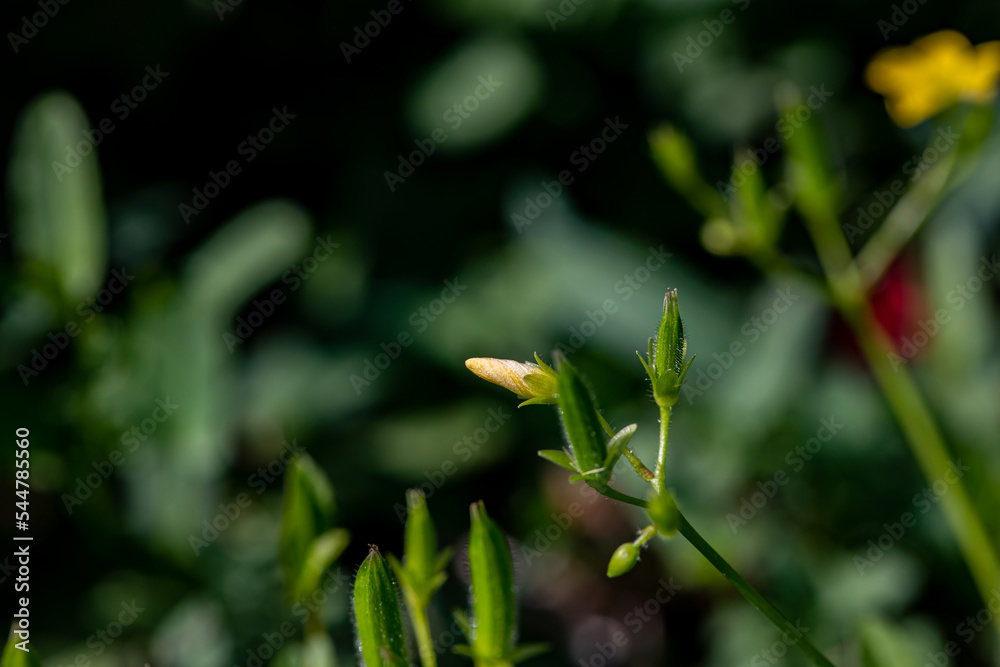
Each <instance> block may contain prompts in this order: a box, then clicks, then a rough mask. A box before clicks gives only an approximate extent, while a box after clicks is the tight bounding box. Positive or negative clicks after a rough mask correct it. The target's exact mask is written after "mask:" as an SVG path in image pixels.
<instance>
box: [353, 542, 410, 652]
mask: <svg viewBox="0 0 1000 667" xmlns="http://www.w3.org/2000/svg"><path fill="white" fill-rule="evenodd" d="M354 626H355V630H356V632H357V637H358V652H359V653H360V654H361V660H362V662H363V664H364V667H397V666H398V665H401V664H404V665H405V664H406V638H405V635H404V634H403V615H402V612H401V611H400V608H399V597H398V596H397V595H396V585H395V582H393V580H392V574H391V573H390V572H389V566H388V564H387V563H386V562H385V560H384V559H383V558H382V556H381V554H379V552H378V547H376V546H374V545H372V547H371V551H369V552H368V558H366V559H365V560H364V562H363V563H361V567H359V568H358V575H357V577H356V578H355V579H354Z"/></svg>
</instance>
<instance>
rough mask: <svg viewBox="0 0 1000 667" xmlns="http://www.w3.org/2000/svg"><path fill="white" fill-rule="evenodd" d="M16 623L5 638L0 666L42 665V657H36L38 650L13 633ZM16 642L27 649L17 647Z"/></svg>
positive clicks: (24, 666)
mask: <svg viewBox="0 0 1000 667" xmlns="http://www.w3.org/2000/svg"><path fill="white" fill-rule="evenodd" d="M15 629H16V624H15V625H14V626H12V627H11V632H10V636H9V637H8V638H7V645H6V646H4V648H3V658H2V659H0V667H42V659H41V658H40V657H38V652H37V651H35V649H34V647H33V646H31V644H30V643H28V642H27V640H24V641H23V642H22V641H21V639H20V638H19V637H18V636H17V635H16V634H14V631H15ZM18 644H20V645H21V646H26V647H27V649H28V650H27V651H23V650H21V649H20V648H18Z"/></svg>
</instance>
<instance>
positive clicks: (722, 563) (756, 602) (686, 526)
mask: <svg viewBox="0 0 1000 667" xmlns="http://www.w3.org/2000/svg"><path fill="white" fill-rule="evenodd" d="M680 533H681V535H683V536H684V537H685V538H687V541H688V542H690V543H691V546H693V547H694V548H695V549H697V550H698V551H699V553H701V555H702V556H704V557H705V558H706V559H707V560H708V562H709V563H711V564H712V565H713V566H714V567H715V569H716V570H718V571H719V572H720V573H721V574H722V576H724V577H725V578H726V579H728V580H729V582H730V583H731V584H732V585H733V586H735V587H736V590H738V591H739V592H740V593H741V594H742V595H743V597H745V598H746V599H747V601H748V602H750V604H752V605H753V606H754V607H756V608H757V610H758V611H760V613H762V614H764V616H766V617H767V620H769V621H771V623H772V624H774V627H776V628H778V630H780V631H781V633H782V634H783V635H785V636H786V637H787V639H788V641H789V642H791V643H792V644H794V645H795V646H796V647H797V648H798V649H799V650H800V651H802V653H803V654H804V655H805V656H806V657H807V658H809V660H810V662H812V663H813V664H814V665H822V666H823V667H833V663H832V662H830V660H829V659H827V657H826V656H825V655H823V654H822V653H821V652H820V650H819V649H818V648H816V647H815V646H814V645H813V643H812V641H810V640H809V637H808V636H806V635H805V634H801V635H800V633H799V631H798V630H797V629H796V628H795V625H793V624H792V622H791V621H789V620H788V619H787V618H785V616H784V614H782V613H781V612H780V611H778V608H777V607H775V606H774V605H773V604H771V603H770V602H768V600H767V598H765V597H764V596H763V595H761V594H760V593H759V592H758V591H757V589H756V588H754V587H753V586H751V585H750V583H749V582H748V581H747V580H746V579H744V578H743V577H742V576H740V573H739V572H737V571H736V570H735V569H734V568H733V566H732V565H730V564H729V563H728V562H727V561H726V559H725V558H723V557H722V556H720V555H719V552H718V551H716V550H715V549H713V548H712V545H710V544H709V543H708V542H706V541H705V538H703V537H702V536H701V535H700V534H699V533H698V531H697V530H695V529H694V527H693V526H692V525H691V524H690V523H688V520H687V519H686V518H685V517H684V515H683V514H682V515H681V516H680ZM796 635H800V636H796Z"/></svg>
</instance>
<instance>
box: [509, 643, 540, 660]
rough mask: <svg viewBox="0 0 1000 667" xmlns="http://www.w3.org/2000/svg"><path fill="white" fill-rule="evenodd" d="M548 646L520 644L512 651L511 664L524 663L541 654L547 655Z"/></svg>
mask: <svg viewBox="0 0 1000 667" xmlns="http://www.w3.org/2000/svg"><path fill="white" fill-rule="evenodd" d="M548 651H549V645H548V644H544V643H535V644H522V645H521V646H518V647H517V648H516V649H514V653H513V654H511V656H510V661H511V662H515V663H516V662H524V661H525V660H529V659H531V658H534V657H535V656H536V655H541V654H543V653H548Z"/></svg>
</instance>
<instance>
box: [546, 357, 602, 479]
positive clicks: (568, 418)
mask: <svg viewBox="0 0 1000 667" xmlns="http://www.w3.org/2000/svg"><path fill="white" fill-rule="evenodd" d="M556 367H557V369H558V377H559V411H560V416H561V417H562V422H563V429H564V430H565V431H566V438H567V439H568V440H569V445H570V448H571V449H572V452H573V458H574V459H575V461H576V464H577V467H578V468H579V469H580V470H581V471H587V470H594V469H597V468H601V467H603V466H604V460H605V459H606V458H607V456H608V452H607V448H606V446H605V443H604V427H603V426H602V425H601V420H600V417H599V416H598V414H597V406H596V405H595V404H594V399H593V397H592V396H591V393H590V390H589V389H587V386H586V385H585V384H584V382H583V378H582V377H581V376H580V374H579V373H578V372H577V371H576V369H575V368H573V366H572V364H570V363H569V362H568V361H567V360H566V358H565V357H563V356H562V355H558V356H557V357H556Z"/></svg>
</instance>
